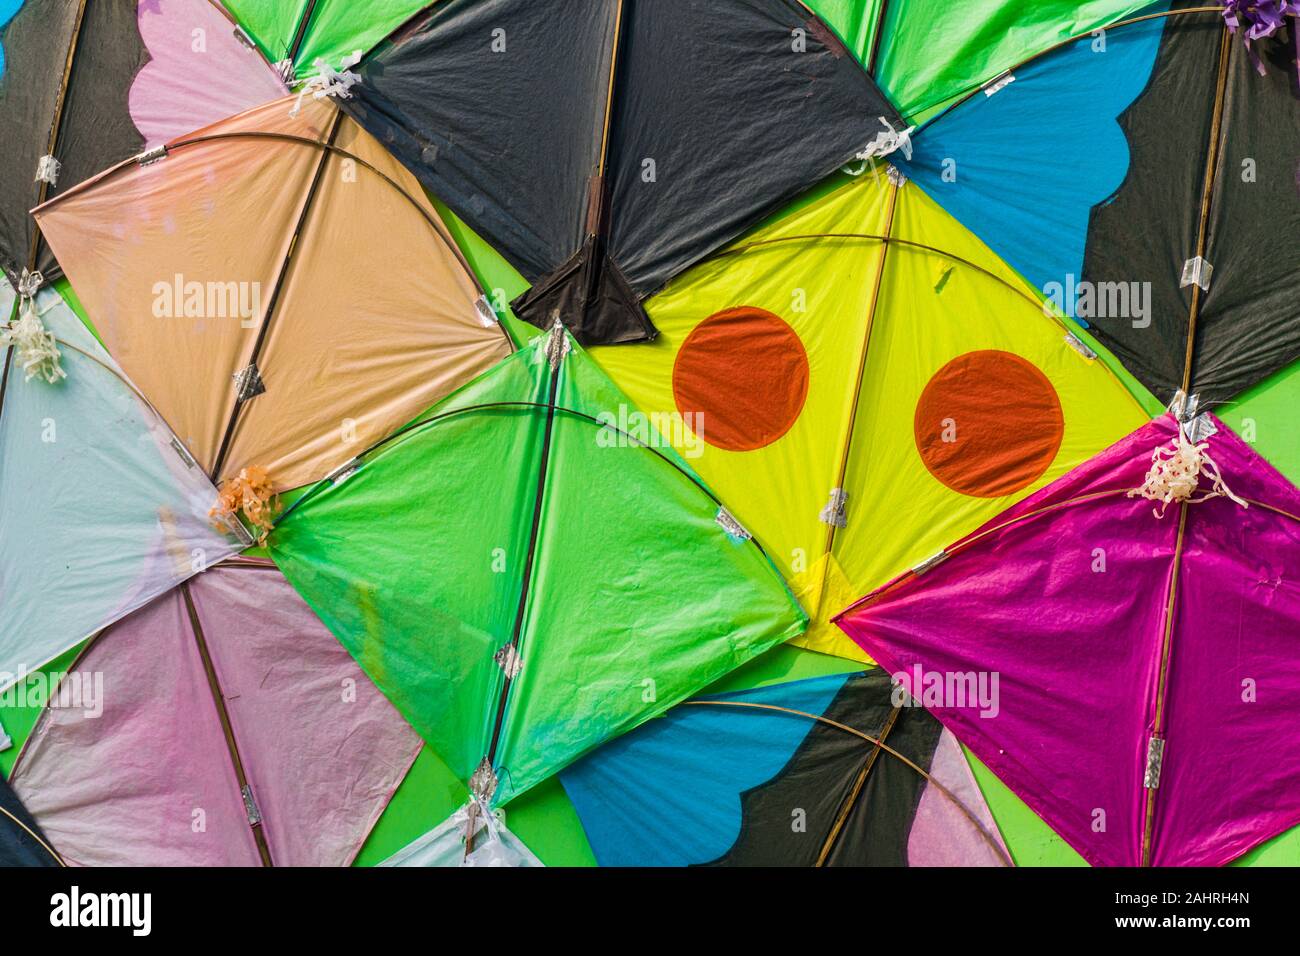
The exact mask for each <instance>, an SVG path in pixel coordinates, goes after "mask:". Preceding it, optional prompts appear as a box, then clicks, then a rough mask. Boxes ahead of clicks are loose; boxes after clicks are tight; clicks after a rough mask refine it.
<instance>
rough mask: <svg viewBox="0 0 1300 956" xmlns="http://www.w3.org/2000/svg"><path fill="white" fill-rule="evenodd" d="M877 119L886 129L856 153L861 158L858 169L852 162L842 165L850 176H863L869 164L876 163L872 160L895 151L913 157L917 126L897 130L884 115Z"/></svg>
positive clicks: (855, 156) (907, 157) (857, 157)
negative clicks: (913, 142)
mask: <svg viewBox="0 0 1300 956" xmlns="http://www.w3.org/2000/svg"><path fill="white" fill-rule="evenodd" d="M876 119H878V120H880V125H881V126H883V127H884V129H883V130H881V131H880V132H879V133H877V134H876V135H875V136H874V137H873V138H872V140H871V141H870V142H869V143H867V145H866V146H865V147H864V148H863V149H862V151H861V152H859V153H855V154H854V156H853V158H854V159H856V160H859V165H858V167H857V169H854V168H853V165H852V164H851V163H846V164H845V165H843V166H841V167H840V169H841V171H843V172H845V173H848V174H849V175H850V176H861V175H862V174H863V173H865V172H866V171H867V167H868V166H871V165H874V163H872V160H874V159H876V158H877V157H885V156H888V155H890V154H891V153H895V152H902V154H903V158H904V159H911V158H912V133H913V132H914V131H915V130H916V127H915V126H908V127H907V128H906V129H903V130H897V129H895V128H894V124H893V123H891V122H889V120H887V119H885V118H884V117H883V116H877V117H876Z"/></svg>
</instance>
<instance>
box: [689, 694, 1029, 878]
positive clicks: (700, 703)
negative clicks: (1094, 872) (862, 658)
mask: <svg viewBox="0 0 1300 956" xmlns="http://www.w3.org/2000/svg"><path fill="white" fill-rule="evenodd" d="M682 706H693V707H749V708H753V709H755V710H773V711H777V712H779V713H783V714H793V715H794V716H796V717H807V718H808V719H809V720H812V721H816V722H818V723H822V724H826V725H828V726H830V727H834V728H835V729H836V730H842V731H843V732H844V733H846V734H852V735H853V736H854V737H860V738H861V739H863V740H865V741H866V742H867V743H869V744H873V745H874V746H876V747H877V748H878V749H880V750H883V751H884V752H885V753H887V754H889V755H890V756H891V757H896V758H898V759H899V760H900V761H902V762H903V763H904V764H905V765H906V766H908V767H910V768H911V769H913V770H915V771H916V772H917V773H918V774H920V775H921V776H922V777H923V778H924V779H925V781H926V782H927V783H932V784H934V786H935V787H936V788H937V789H938V790H939V792H940V793H942V794H943V795H944V796H945V797H947V798H948V799H949V800H951V801H952V802H953V804H954V805H955V806H956V807H957V809H959V810H960V811H961V812H962V813H963V814H964V815H965V816H966V818H967V819H968V820H970V822H971V823H972V824H973V825H974V826H975V828H976V829H977V830H979V833H980V835H981V836H982V837H983V838H984V840H985V841H986V842H987V843H988V844H989V846H990V847H992V848H993V850H994V851H995V852H996V853H997V854H998V856H1000V857H1001V858H1002V859H1003V860H1005V861H1006V864H1007V866H1015V861H1013V860H1012V859H1011V856H1010V854H1008V852H1007V851H1006V850H1005V849H1003V848H1002V847H1001V846H1000V845H999V844H998V841H997V840H995V839H993V836H992V834H990V833H989V832H988V830H987V829H986V828H985V826H984V824H982V823H980V821H979V819H978V818H977V817H976V816H975V814H974V813H973V812H972V811H971V810H970V808H969V807H967V806H966V804H964V803H962V802H961V801H960V800H958V799H957V795H956V794H954V793H953V792H952V791H951V790H949V789H948V788H947V787H945V786H944V785H943V784H941V783H940V782H939V781H938V780H936V779H935V778H934V777H933V776H931V774H930V773H929V772H928V771H925V770H922V769H921V767H920V766H918V765H917V764H916V763H915V762H914V761H913V760H911V758H909V757H907V756H905V755H903V754H901V753H899V752H898V751H897V750H895V749H894V748H893V747H891V746H889V744H887V743H885V742H884V741H883V740H880V739H877V738H876V737H873V736H871V735H870V734H868V733H864V732H863V731H861V730H858V729H857V728H856V727H850V726H849V725H848V724H842V723H840V722H839V721H838V720H832V719H831V718H829V717H825V716H822V715H820V714H810V713H809V712H808V711H806V710H795V709H794V708H793V707H781V706H779V705H777V704H760V703H757V702H754V701H747V700H684V701H682Z"/></svg>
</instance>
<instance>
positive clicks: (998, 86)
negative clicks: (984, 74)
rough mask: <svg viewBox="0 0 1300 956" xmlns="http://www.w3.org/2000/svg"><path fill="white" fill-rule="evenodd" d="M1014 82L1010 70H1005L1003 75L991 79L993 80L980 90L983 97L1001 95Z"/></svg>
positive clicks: (1014, 77)
mask: <svg viewBox="0 0 1300 956" xmlns="http://www.w3.org/2000/svg"><path fill="white" fill-rule="evenodd" d="M1015 81H1016V76H1015V74H1014V73H1012V72H1011V71H1010V70H1007V72H1005V73H1003V74H1002V75H1001V76H995V77H993V79H991V80H989V81H988V82H987V83H985V84H984V85H983V86H981V87H980V90H981V91H982V92H983V93H984V95H985V96H993V95H994V94H995V93H1001V92H1002V91H1003V90H1005V89H1006V88H1007V87H1008V86H1010V85H1011V84H1012V83H1014V82H1015Z"/></svg>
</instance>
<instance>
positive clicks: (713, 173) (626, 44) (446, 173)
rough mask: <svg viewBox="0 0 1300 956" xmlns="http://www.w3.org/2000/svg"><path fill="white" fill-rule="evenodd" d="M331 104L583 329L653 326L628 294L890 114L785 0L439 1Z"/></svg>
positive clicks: (818, 174)
mask: <svg viewBox="0 0 1300 956" xmlns="http://www.w3.org/2000/svg"><path fill="white" fill-rule="evenodd" d="M356 72H357V74H358V75H359V76H360V82H359V83H357V85H356V86H355V87H353V88H352V90H351V95H350V96H349V98H347V99H345V100H343V101H342V102H341V104H340V105H341V106H342V107H343V108H344V109H346V110H347V111H348V112H349V114H350V115H351V116H353V117H354V118H355V119H356V120H357V122H359V123H360V124H361V125H362V126H364V127H365V128H366V129H368V130H369V131H370V132H371V133H372V134H374V136H375V137H376V139H378V140H380V141H381V142H383V143H385V144H386V145H387V146H388V147H389V148H390V149H392V150H393V152H394V154H395V155H396V156H397V157H398V158H399V159H400V160H401V161H402V162H403V163H404V164H406V166H407V167H408V168H409V169H411V170H412V172H414V173H415V175H416V176H417V177H418V178H419V179H420V181H421V182H422V183H423V184H424V185H425V186H427V187H428V188H429V190H430V191H431V192H432V193H433V194H434V195H435V196H437V197H438V198H439V199H441V200H442V201H444V202H445V203H447V205H448V206H449V207H450V208H451V209H452V210H453V211H454V212H455V213H456V214H457V215H458V216H460V217H461V218H462V219H464V220H465V221H466V222H467V223H468V224H469V225H470V226H471V227H473V229H474V230H475V231H476V232H477V233H478V234H479V235H481V236H482V237H483V238H484V239H486V240H487V241H488V242H489V243H491V244H492V245H493V246H494V247H495V248H496V249H497V251H498V252H500V253H501V254H502V255H503V256H505V258H506V259H508V260H509V261H510V263H511V264H512V265H513V266H514V267H515V268H516V269H518V270H519V272H520V273H522V274H523V276H524V277H525V278H526V279H527V280H528V281H529V282H530V283H532V286H533V287H532V288H531V289H530V290H529V291H528V292H527V293H525V294H524V295H523V296H521V297H520V298H518V299H516V300H515V302H514V303H513V306H514V311H515V313H516V314H517V315H518V316H519V317H520V318H522V319H526V320H527V321H529V322H532V323H533V324H534V325H537V326H540V327H542V328H548V327H549V326H550V315H551V312H552V310H554V309H557V308H558V309H560V311H561V314H562V315H563V317H564V322H565V324H566V327H568V328H570V329H571V330H573V332H574V335H575V336H576V337H577V339H578V341H579V342H581V343H583V344H594V343H600V344H612V343H617V342H634V341H642V340H646V339H652V338H654V336H655V328H654V326H653V324H652V323H651V322H650V320H649V319H648V318H647V316H646V314H645V312H644V310H643V309H642V307H641V300H642V299H644V298H645V297H646V296H647V295H650V294H652V293H654V292H655V291H657V290H658V289H659V288H660V287H662V286H663V285H664V283H665V282H667V281H668V280H669V279H670V278H672V277H673V276H674V275H676V274H677V273H678V272H680V271H682V269H684V268H685V267H687V266H688V265H690V264H691V263H692V262H694V261H696V260H697V259H699V258H700V257H701V256H703V255H705V254H706V253H708V252H709V251H711V250H712V249H715V248H717V247H718V246H719V245H722V244H723V243H725V242H727V241H729V240H731V239H733V238H734V237H735V236H737V235H738V234H740V233H741V232H742V231H743V230H744V229H745V228H747V227H748V226H750V225H752V224H753V223H754V222H756V221H757V220H758V219H760V218H761V217H762V216H763V215H765V214H766V213H768V212H771V211H772V210H774V209H776V208H777V207H779V206H780V205H781V204H782V203H783V202H785V201H787V200H788V199H790V198H791V197H793V196H794V195H796V194H797V193H799V192H801V191H802V190H804V189H805V188H807V187H808V186H810V185H812V184H813V183H815V182H816V181H817V180H819V179H822V178H824V177H825V176H827V175H828V174H829V173H831V172H833V171H834V170H835V169H836V168H837V167H839V166H840V165H842V164H843V163H845V162H847V161H848V160H850V159H852V158H853V157H854V155H855V154H857V153H859V152H864V151H868V152H875V153H884V152H887V151H889V150H890V149H893V148H896V147H897V146H898V145H899V142H898V136H899V134H901V133H903V132H904V127H903V123H902V120H901V119H900V118H899V116H898V114H897V113H896V112H895V110H894V108H893V107H892V106H890V105H889V103H888V101H887V100H886V99H885V97H884V96H883V95H882V94H881V93H880V91H879V90H878V89H877V88H876V85H875V83H874V82H872V80H871V78H870V77H869V76H868V75H867V74H866V73H865V72H864V71H863V70H862V68H861V66H860V65H859V64H858V63H857V62H856V61H855V59H854V58H853V57H852V56H851V55H849V53H848V51H847V50H846V49H845V47H844V46H843V44H842V43H841V41H840V40H839V39H838V38H837V37H836V36H835V34H834V32H833V31H831V30H830V29H829V28H828V27H827V26H826V25H825V24H824V23H823V22H822V21H820V20H819V19H818V18H817V17H816V16H814V15H813V14H812V12H811V11H810V10H809V9H808V8H807V7H805V6H804V5H803V4H801V3H798V2H794V0H715V2H711V3H695V2H690V0H650V2H647V0H555V2H552V3H546V4H541V3H536V2H533V0H481V2H480V0H451V2H446V3H437V4H434V5H432V6H431V7H430V8H429V9H428V11H427V12H426V13H425V14H422V15H421V16H420V17H419V18H417V19H415V20H413V21H412V22H410V23H409V24H407V25H406V27H404V28H403V29H402V30H400V31H398V32H397V33H396V34H395V35H394V36H393V37H391V38H390V39H389V40H387V41H386V42H384V43H383V44H380V45H379V46H378V47H376V49H375V51H374V52H373V53H372V54H371V55H370V56H368V57H367V58H366V60H365V61H364V62H363V63H362V64H361V65H360V66H359V67H357V70H356Z"/></svg>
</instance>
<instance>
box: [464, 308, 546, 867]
mask: <svg viewBox="0 0 1300 956" xmlns="http://www.w3.org/2000/svg"><path fill="white" fill-rule="evenodd" d="M550 334H551V335H557V334H558V335H561V336H562V335H563V334H564V333H563V332H559V331H558V330H552V332H551V333H550ZM562 341H563V340H562V339H561V342H562ZM547 364H548V365H549V367H550V372H551V374H550V379H551V380H550V382H549V383H547V397H546V424H545V426H544V428H543V431H542V452H541V461H540V462H539V463H538V466H537V491H536V493H535V494H534V496H533V517H532V524H531V526H530V528H529V531H528V555H527V557H526V558H525V559H524V570H523V574H522V576H521V577H520V584H519V604H518V606H517V607H516V609H515V623H514V626H513V627H512V628H511V629H510V640H509V641H507V642H506V644H505V645H504V646H505V647H512V648H514V649H515V652H516V653H518V651H519V641H520V638H522V637H523V629H524V614H525V613H526V612H527V610H528V598H529V590H530V588H531V586H532V582H533V565H534V564H536V562H537V548H538V544H539V540H538V538H539V536H538V532H539V531H540V529H541V526H542V505H543V503H544V502H545V500H546V478H547V476H548V475H549V474H550V470H551V444H552V441H553V438H554V431H555V410H556V406H555V397H556V395H557V394H559V390H560V373H561V371H563V369H564V367H565V366H564V360H563V357H561V359H560V360H559V361H558V362H556V363H555V364H554V365H550V363H549V362H548V363H547ZM502 674H503V675H504V680H503V681H502V683H501V689H500V691H499V692H498V693H499V696H498V697H497V708H496V717H495V718H494V719H493V724H492V736H491V741H490V743H489V744H488V750H487V754H486V755H485V756H484V760H486V761H487V764H488V766H492V765H493V764H494V763H495V762H496V756H497V747H498V746H499V745H500V743H501V731H502V730H503V729H504V727H505V716H506V704H507V703H508V701H509V698H510V686H511V684H512V683H513V681H514V678H513V677H512V676H511V674H510V671H509V670H507V669H505V668H502ZM494 772H495V771H494ZM490 796H491V795H489V798H490ZM474 813H475V811H474V810H473V809H471V811H470V822H469V829H468V830H466V835H465V855H466V856H469V854H470V852H471V850H472V849H473V844H474V835H475V832H476V831H477V829H478V828H477V827H476V826H474Z"/></svg>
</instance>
